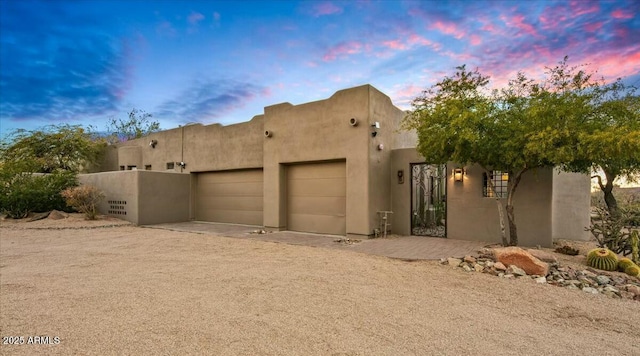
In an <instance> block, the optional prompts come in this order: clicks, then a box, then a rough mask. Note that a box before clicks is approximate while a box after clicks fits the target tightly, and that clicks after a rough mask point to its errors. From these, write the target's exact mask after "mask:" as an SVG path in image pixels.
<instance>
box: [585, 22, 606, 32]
mask: <svg viewBox="0 0 640 356" xmlns="http://www.w3.org/2000/svg"><path fill="white" fill-rule="evenodd" d="M602 25H604V23H603V22H593V23H587V24H585V25H584V30H585V31H586V32H596V31H598V30H599V29H601V28H602Z"/></svg>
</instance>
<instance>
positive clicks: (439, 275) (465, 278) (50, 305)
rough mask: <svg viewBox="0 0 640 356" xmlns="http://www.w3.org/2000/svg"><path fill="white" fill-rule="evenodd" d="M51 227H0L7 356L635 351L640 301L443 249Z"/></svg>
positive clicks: (639, 349)
mask: <svg viewBox="0 0 640 356" xmlns="http://www.w3.org/2000/svg"><path fill="white" fill-rule="evenodd" d="M65 223H66V224H70V225H69V226H70V227H73V228H71V229H67V228H64V225H63V226H60V224H65ZM28 224H39V225H37V227H38V228H37V229H34V228H31V226H36V225H28ZM47 224H48V222H47V221H46V219H45V220H44V222H33V223H25V224H18V223H8V222H6V221H3V222H2V225H1V226H0V257H1V259H0V334H1V336H2V337H3V341H7V340H8V338H9V337H23V339H24V344H22V345H2V346H1V349H0V351H1V353H2V354H11V355H34V354H43V353H46V354H51V355H69V354H83V355H163V354H167V355H168V354H216V355H238V354H256V355H288V354H290V355H372V354H374V355H380V354H384V355H397V354H423V355H424V354H429V355H459V354H475V355H514V354H522V355H526V354H535V355H558V354H563V355H585V354H616V355H638V354H640V344H639V342H638V325H640V312H638V311H639V310H640V309H638V302H637V301H631V300H624V299H612V298H608V297H606V296H604V295H595V294H589V293H584V292H582V291H580V290H571V289H567V288H557V287H554V286H551V285H548V284H539V283H535V282H534V281H533V280H531V279H527V280H525V279H521V278H514V279H504V278H496V277H494V276H490V275H487V274H483V273H467V272H464V271H463V270H461V269H453V268H451V267H450V266H443V265H439V264H438V262H427V261H424V262H421V261H418V262H404V261H400V260H395V259H389V258H384V257H377V256H368V255H363V254H359V253H353V252H349V251H340V250H330V249H323V248H313V247H306V246H292V245H286V244H278V243H271V242H263V241H255V240H247V239H233V238H224V237H217V236H212V235H204V234H195V233H187V232H176V231H168V230H159V229H148V228H141V227H135V226H130V225H123V226H111V225H114V224H113V222H110V221H107V222H106V223H105V225H107V226H100V224H98V223H92V225H91V228H90V229H87V228H82V223H73V224H71V223H69V222H62V223H60V222H55V224H56V225H54V223H53V222H50V224H52V225H50V226H48V225H47ZM34 336H40V337H41V338H40V339H39V340H46V341H47V342H49V343H52V344H46V345H34V344H29V343H28V341H29V340H31V341H32V342H33V341H35V340H36V339H35V338H33V337H34ZM29 337H31V338H29ZM47 337H48V338H47ZM56 338H59V339H56ZM12 340H15V339H12ZM56 340H58V341H59V342H57V343H56V342H55V341H56ZM40 342H42V341H40Z"/></svg>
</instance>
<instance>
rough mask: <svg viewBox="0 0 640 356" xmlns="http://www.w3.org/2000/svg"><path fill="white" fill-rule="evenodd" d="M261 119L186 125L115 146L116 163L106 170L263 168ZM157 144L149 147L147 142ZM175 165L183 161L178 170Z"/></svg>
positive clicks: (186, 170)
mask: <svg viewBox="0 0 640 356" xmlns="http://www.w3.org/2000/svg"><path fill="white" fill-rule="evenodd" d="M262 128H263V116H262V115H259V116H256V117H254V118H253V119H252V120H251V121H248V122H243V123H239V124H234V125H228V126H222V125H219V124H213V125H206V126H205V125H201V124H194V125H186V126H182V127H178V128H175V129H171V130H166V131H161V132H156V133H152V134H150V135H148V136H146V137H143V138H140V139H136V140H130V141H127V142H123V143H120V144H118V147H119V149H118V159H117V162H110V165H109V167H108V169H109V170H118V169H120V168H119V167H120V166H124V167H125V168H126V167H127V166H136V167H137V168H138V169H139V170H143V169H145V166H150V167H151V170H153V171H166V170H167V163H170V162H173V163H174V167H175V168H174V169H173V171H176V172H183V173H188V172H204V171H216V170H228V169H244V168H260V167H262V145H263V140H264V137H263V131H262ZM152 140H155V141H156V142H157V144H156V145H155V147H151V146H150V145H149V143H150V142H151V141H152ZM177 162H185V163H186V166H185V168H184V169H181V168H180V166H179V165H178V164H177Z"/></svg>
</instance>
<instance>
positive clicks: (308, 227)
mask: <svg viewBox="0 0 640 356" xmlns="http://www.w3.org/2000/svg"><path fill="white" fill-rule="evenodd" d="M346 176H347V175H346V164H345V162H330V163H314V164H300V165H291V166H289V167H288V168H287V229H288V230H292V231H304V232H316V233H324V234H334V235H345V234H346V230H347V229H346V208H347V199H346V195H347V194H346V192H347V180H346Z"/></svg>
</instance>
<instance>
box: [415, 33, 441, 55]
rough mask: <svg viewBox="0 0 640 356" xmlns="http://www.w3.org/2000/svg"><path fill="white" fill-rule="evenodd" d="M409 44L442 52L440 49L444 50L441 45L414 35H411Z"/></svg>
mask: <svg viewBox="0 0 640 356" xmlns="http://www.w3.org/2000/svg"><path fill="white" fill-rule="evenodd" d="M407 42H409V44H411V45H416V44H418V45H421V46H429V47H431V48H433V49H435V50H436V51H437V50H440V48H442V46H441V45H440V44H439V43H436V42H432V41H430V40H428V39H426V38H424V37H422V36H420V35H418V34H415V33H412V34H411V35H409V40H408V41H407Z"/></svg>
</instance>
